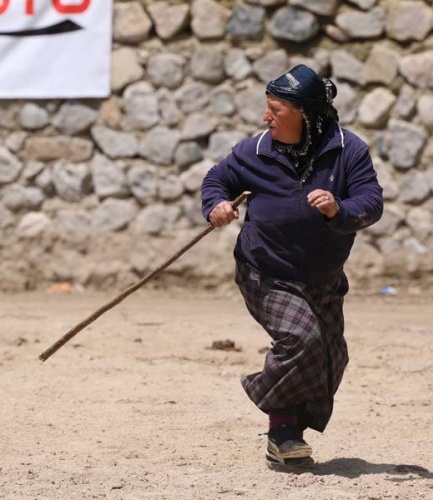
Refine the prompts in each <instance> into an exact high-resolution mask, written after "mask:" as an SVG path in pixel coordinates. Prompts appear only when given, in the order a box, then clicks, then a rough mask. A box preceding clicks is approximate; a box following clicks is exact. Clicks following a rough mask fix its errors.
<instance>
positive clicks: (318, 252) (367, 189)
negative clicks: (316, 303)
mask: <svg viewBox="0 0 433 500" xmlns="http://www.w3.org/2000/svg"><path fill="white" fill-rule="evenodd" d="M317 152H318V154H317V158H316V160H315V163H314V167H313V172H312V173H311V175H310V176H309V177H308V178H307V179H306V181H304V182H303V181H301V180H300V178H299V176H298V174H297V173H296V171H295V169H294V167H293V165H292V164H291V163H290V161H289V158H288V156H287V155H286V154H284V153H280V152H278V151H277V150H276V149H275V147H274V144H273V141H272V138H271V136H270V133H269V131H266V132H264V133H262V134H259V135H257V136H255V137H251V138H247V139H244V140H243V141H241V142H240V143H239V144H237V145H236V146H235V147H234V148H233V151H232V153H231V154H229V155H228V156H227V157H226V158H225V159H224V160H222V161H221V162H220V163H219V164H218V165H215V166H214V167H213V168H211V169H210V170H209V172H208V173H207V175H206V176H205V178H204V180H203V184H202V211H203V215H204V217H205V218H208V217H209V213H210V212H211V210H212V209H213V208H214V207H215V206H216V205H217V204H218V203H220V202H221V201H224V200H233V199H234V198H235V197H236V196H238V195H239V194H240V193H241V192H242V191H245V190H248V191H251V195H250V196H249V199H248V208H247V213H246V217H245V221H244V224H243V226H242V229H241V231H240V233H239V236H238V239H237V243H236V247H235V252H234V253H235V257H236V258H237V259H240V260H242V261H243V262H246V263H248V264H249V265H251V266H253V267H254V268H256V269H257V270H258V271H259V272H261V273H263V274H264V275H266V276H269V277H272V278H276V279H284V280H294V281H300V282H303V283H306V284H308V285H312V286H316V287H319V288H320V287H321V286H323V285H325V284H327V283H329V282H330V280H335V279H337V278H338V277H339V275H341V273H342V272H343V266H344V263H345V262H346V260H347V258H348V256H349V253H350V250H351V247H352V245H353V242H354V239H355V236H356V232H357V231H358V230H360V229H363V228H365V227H367V226H370V225H372V224H374V223H375V222H377V221H378V220H379V219H380V217H381V216H382V212H383V197H382V188H381V187H380V185H379V184H378V182H377V176H376V172H375V170H374V168H373V164H372V160H371V157H370V153H369V151H368V147H367V145H366V144H365V143H364V142H363V141H362V140H361V139H360V138H359V137H358V136H356V135H355V134H353V133H352V132H350V131H348V130H345V129H342V128H340V126H339V124H338V123H337V122H334V121H331V123H330V125H329V126H328V128H327V130H326V131H325V133H324V134H323V135H322V138H321V141H320V144H319V145H318V147H317ZM315 189H324V190H327V191H330V192H331V193H332V194H333V195H334V197H335V198H336V201H337V203H338V204H339V211H338V213H337V215H336V216H335V217H334V218H333V219H332V220H329V219H327V218H326V217H324V216H323V215H322V214H321V213H320V212H319V211H318V210H317V209H315V208H312V207H310V206H309V205H308V203H307V195H308V193H310V192H311V191H313V190H315Z"/></svg>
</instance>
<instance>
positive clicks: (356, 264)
mask: <svg viewBox="0 0 433 500" xmlns="http://www.w3.org/2000/svg"><path fill="white" fill-rule="evenodd" d="M383 261H384V257H383V255H381V253H380V252H379V250H377V249H376V248H375V247H374V246H373V245H370V244H368V243H365V242H363V241H359V240H358V241H355V244H354V246H353V248H352V251H351V252H350V265H349V270H350V275H349V276H350V278H351V280H353V281H356V280H363V279H365V277H366V275H367V274H368V276H369V277H377V276H380V275H381V274H382V273H383Z"/></svg>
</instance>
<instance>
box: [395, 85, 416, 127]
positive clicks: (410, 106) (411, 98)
mask: <svg viewBox="0 0 433 500" xmlns="http://www.w3.org/2000/svg"><path fill="white" fill-rule="evenodd" d="M415 108H416V98H415V90H414V89H413V87H411V86H410V85H403V86H402V87H401V89H400V93H399V95H398V98H397V102H396V104H395V106H394V113H395V115H396V117H397V118H404V119H406V120H407V119H410V118H411V117H412V116H413V114H414V112H415Z"/></svg>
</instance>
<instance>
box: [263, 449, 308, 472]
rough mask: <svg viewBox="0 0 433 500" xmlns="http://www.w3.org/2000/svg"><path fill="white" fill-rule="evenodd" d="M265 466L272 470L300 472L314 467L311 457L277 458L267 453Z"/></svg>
mask: <svg viewBox="0 0 433 500" xmlns="http://www.w3.org/2000/svg"><path fill="white" fill-rule="evenodd" d="M266 465H267V466H268V467H269V469H273V470H279V471H285V472H287V471H296V472H300V471H302V470H308V469H309V468H311V467H312V466H313V465H314V459H313V458H312V457H303V458H278V457H276V456H275V455H274V454H273V453H270V452H269V451H268V452H267V453H266Z"/></svg>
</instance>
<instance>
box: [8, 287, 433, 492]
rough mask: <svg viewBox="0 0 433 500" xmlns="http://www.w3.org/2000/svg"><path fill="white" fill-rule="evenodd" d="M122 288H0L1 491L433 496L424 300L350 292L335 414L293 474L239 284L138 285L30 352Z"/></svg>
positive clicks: (431, 386) (432, 333)
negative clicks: (274, 447)
mask: <svg viewBox="0 0 433 500" xmlns="http://www.w3.org/2000/svg"><path fill="white" fill-rule="evenodd" d="M118 292H119V291H115V292H114V293H113V294H111V295H110V294H102V293H99V294H96V293H95V294H94V293H79V292H75V293H42V292H39V293H29V294H20V295H1V296H0V325H1V328H0V372H1V384H0V401H1V406H0V419H1V420H0V421H1V427H0V446H1V456H0V498H5V499H8V500H21V499H34V500H43V499H59V500H72V499H92V498H107V499H112V500H140V499H147V498H150V499H158V500H163V499H167V500H169V499H170V500H172V499H173V500H174V499H187V500H189V499H200V500H206V499H209V500H210V499H212V500H214V499H223V500H230V499H237V498H245V499H247V500H253V499H260V500H267V499H269V500H271V499H272V500H273V499H280V498H281V499H282V498H287V499H290V500H301V499H302V500H352V499H353V500H355V499H359V500H361V499H362V500H385V499H399V500H417V499H433V400H432V394H433V321H432V319H433V313H432V301H433V300H432V296H431V295H430V296H429V297H427V296H424V295H412V296H407V297H403V296H401V295H400V294H398V295H396V296H382V295H370V296H358V295H351V294H349V296H348V297H347V299H346V337H347V340H348V344H349V350H350V357H351V361H350V363H349V367H348V369H347V372H346V375H345V378H344V380H343V383H342V386H341V388H340V390H339V392H338V394H337V398H336V405H335V410H334V415H333V418H332V420H331V422H330V424H329V426H328V428H327V429H326V431H325V433H324V434H319V433H317V432H313V431H307V434H306V439H307V441H308V442H309V443H310V444H311V445H312V447H313V450H314V458H315V460H316V465H315V466H314V467H313V468H312V469H311V470H310V471H307V472H302V473H299V474H293V473H291V474H287V473H282V472H276V471H273V470H269V469H268V468H267V467H266V465H265V462H264V452H265V447H266V436H264V435H260V433H263V432H266V430H267V421H266V416H265V415H264V414H263V413H261V412H260V411H259V410H257V409H256V408H255V407H254V405H253V404H252V403H251V402H250V401H249V400H248V398H247V397H246V395H245V394H244V393H243V390H242V388H241V386H240V383H239V378H240V376H241V375H242V374H244V373H252V372H254V371H257V370H259V369H260V367H261V365H262V361H263V357H264V354H263V352H259V351H262V350H263V349H264V348H266V347H267V346H268V339H267V336H266V334H265V333H264V332H263V331H262V330H261V328H260V327H259V326H258V325H256V324H255V323H254V322H253V320H252V319H251V318H250V316H249V315H248V313H247V311H246V309H245V306H244V304H243V302H242V300H241V299H240V297H239V295H238V294H237V293H235V292H232V291H230V290H229V291H228V292H227V293H226V294H222V293H220V294H219V295H218V296H217V295H215V294H212V293H210V292H207V293H198V292H192V291H190V290H183V291H182V290H180V291H179V292H171V293H170V294H168V293H167V292H162V291H152V290H149V291H146V290H141V291H139V292H137V293H135V294H134V295H132V296H131V297H129V298H128V299H126V300H125V301H124V302H122V303H121V304H120V305H119V306H117V307H116V308H115V309H112V310H111V311H109V312H108V313H106V314H105V315H104V316H102V317H101V318H100V319H99V320H97V321H96V322H95V323H93V325H91V326H89V327H88V328H86V329H85V330H83V331H82V332H81V333H79V334H78V335H77V336H76V337H75V338H74V339H73V340H72V341H71V342H70V343H68V344H67V345H65V346H64V347H63V348H62V349H60V350H59V351H58V352H57V353H56V354H54V355H53V356H52V357H51V358H50V359H49V360H48V361H46V362H45V363H42V362H41V361H39V360H38V359H37V356H38V354H40V353H41V352H42V351H43V350H45V349H46V348H47V347H48V346H49V345H51V344H52V343H53V342H54V341H55V340H57V339H58V338H59V337H60V336H62V335H63V334H64V333H65V332H66V331H68V330H69V329H70V328H71V327H72V326H74V325H75V324H76V323H78V322H80V321H81V320H83V319H84V318H85V317H87V316H88V315H89V314H90V313H92V312H93V311H94V310H95V309H97V308H98V307H99V306H101V305H102V304H104V303H106V302H107V301H108V300H110V299H112V298H113V296H115V295H117V293H118ZM226 340H231V341H233V342H234V345H235V348H237V349H234V350H220V349H215V348H211V347H212V345H213V343H214V342H215V341H221V343H222V344H223V345H224V341H226ZM214 347H215V346H214Z"/></svg>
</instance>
